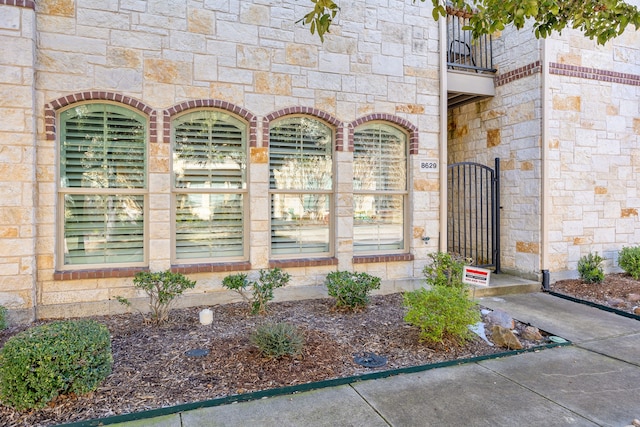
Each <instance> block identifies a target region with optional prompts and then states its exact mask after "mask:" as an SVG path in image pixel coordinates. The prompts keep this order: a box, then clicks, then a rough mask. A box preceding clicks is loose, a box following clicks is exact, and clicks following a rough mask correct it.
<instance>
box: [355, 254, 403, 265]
mask: <svg viewBox="0 0 640 427" xmlns="http://www.w3.org/2000/svg"><path fill="white" fill-rule="evenodd" d="M413 260H414V256H413V254H398V255H358V256H354V257H353V263H354V264H368V263H372V262H398V261H413Z"/></svg>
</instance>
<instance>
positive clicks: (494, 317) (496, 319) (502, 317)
mask: <svg viewBox="0 0 640 427" xmlns="http://www.w3.org/2000/svg"><path fill="white" fill-rule="evenodd" d="M485 320H486V321H487V323H488V324H490V325H499V326H501V327H503V328H506V329H513V328H515V327H516V325H515V322H514V321H513V317H511V316H509V313H507V312H505V311H502V310H494V311H492V312H491V313H489V314H487V315H486V316H485Z"/></svg>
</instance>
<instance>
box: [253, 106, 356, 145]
mask: <svg viewBox="0 0 640 427" xmlns="http://www.w3.org/2000/svg"><path fill="white" fill-rule="evenodd" d="M293 114H304V115H307V116H312V117H315V118H317V119H320V120H324V121H325V122H327V123H329V124H330V125H331V126H333V127H334V128H335V129H336V140H335V147H336V151H344V150H345V147H344V129H343V123H342V122H341V121H340V120H338V119H336V118H335V117H333V116H332V115H331V114H329V113H327V112H324V111H322V110H319V109H317V108H312V107H302V106H295V107H288V108H283V109H282V110H278V111H274V112H273V113H270V114H268V115H266V116H265V117H264V118H263V119H262V124H263V126H262V146H263V147H268V146H269V131H270V129H269V124H270V123H271V122H272V121H274V120H277V119H279V118H281V117H284V116H290V115H293Z"/></svg>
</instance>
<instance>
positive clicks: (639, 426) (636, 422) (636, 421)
mask: <svg viewBox="0 0 640 427" xmlns="http://www.w3.org/2000/svg"><path fill="white" fill-rule="evenodd" d="M631 424H633V425H634V426H635V427H640V420H639V419H637V418H636V419H634V420H633V421H632V422H631Z"/></svg>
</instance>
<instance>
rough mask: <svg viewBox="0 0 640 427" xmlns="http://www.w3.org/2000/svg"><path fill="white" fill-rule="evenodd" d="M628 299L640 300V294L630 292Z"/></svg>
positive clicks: (631, 300)
mask: <svg viewBox="0 0 640 427" xmlns="http://www.w3.org/2000/svg"><path fill="white" fill-rule="evenodd" d="M627 300H629V302H634V303H635V302H638V301H640V294H629V295H627Z"/></svg>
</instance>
